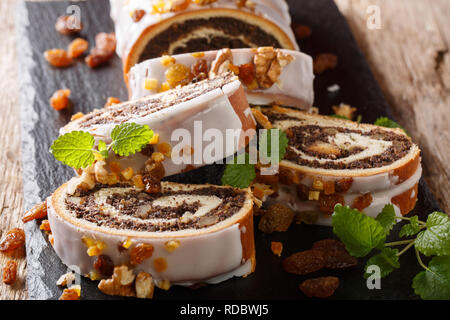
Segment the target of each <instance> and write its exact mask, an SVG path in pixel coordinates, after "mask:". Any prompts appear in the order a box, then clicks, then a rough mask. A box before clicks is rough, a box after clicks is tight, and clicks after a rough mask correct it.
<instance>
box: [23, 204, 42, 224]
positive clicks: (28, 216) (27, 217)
mask: <svg viewBox="0 0 450 320" xmlns="http://www.w3.org/2000/svg"><path fill="white" fill-rule="evenodd" d="M46 216H47V201H44V202H41V203H39V204H37V205H35V206H34V207H33V208H31V209H30V210H28V211H26V212H25V213H24V215H23V217H22V222H24V223H25V222H29V221H32V220H35V219H42V218H45V217H46Z"/></svg>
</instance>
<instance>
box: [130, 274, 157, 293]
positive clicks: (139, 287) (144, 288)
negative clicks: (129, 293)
mask: <svg viewBox="0 0 450 320" xmlns="http://www.w3.org/2000/svg"><path fill="white" fill-rule="evenodd" d="M135 287H136V297H138V298H143V299H151V298H152V297H153V292H154V289H155V285H154V284H153V279H152V276H151V275H149V274H148V273H146V272H139V274H138V275H137V276H136V283H135Z"/></svg>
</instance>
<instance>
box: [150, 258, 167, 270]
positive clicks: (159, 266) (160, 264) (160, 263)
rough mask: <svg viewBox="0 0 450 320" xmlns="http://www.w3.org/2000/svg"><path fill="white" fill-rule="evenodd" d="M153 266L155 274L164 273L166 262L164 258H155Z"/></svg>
mask: <svg viewBox="0 0 450 320" xmlns="http://www.w3.org/2000/svg"><path fill="white" fill-rule="evenodd" d="M153 264H154V265H155V271H156V272H164V271H165V270H167V260H166V258H164V257H160V258H156V259H155V260H154V261H153Z"/></svg>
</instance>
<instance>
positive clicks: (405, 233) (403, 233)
mask: <svg viewBox="0 0 450 320" xmlns="http://www.w3.org/2000/svg"><path fill="white" fill-rule="evenodd" d="M419 231H420V225H419V217H418V216H413V217H411V220H409V223H408V224H405V225H404V226H403V227H402V228H401V229H400V233H399V234H398V235H399V236H400V237H410V236H413V235H415V234H416V233H418V232H419Z"/></svg>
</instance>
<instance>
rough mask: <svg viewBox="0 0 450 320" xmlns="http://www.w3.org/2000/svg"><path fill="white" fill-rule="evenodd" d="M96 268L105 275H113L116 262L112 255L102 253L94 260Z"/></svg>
mask: <svg viewBox="0 0 450 320" xmlns="http://www.w3.org/2000/svg"><path fill="white" fill-rule="evenodd" d="M94 268H95V269H96V270H97V271H98V272H100V274H101V275H103V276H105V277H110V276H112V274H113V272H114V263H113V261H112V260H111V258H110V257H108V256H107V255H104V254H101V255H99V256H97V258H96V259H95V261H94Z"/></svg>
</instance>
